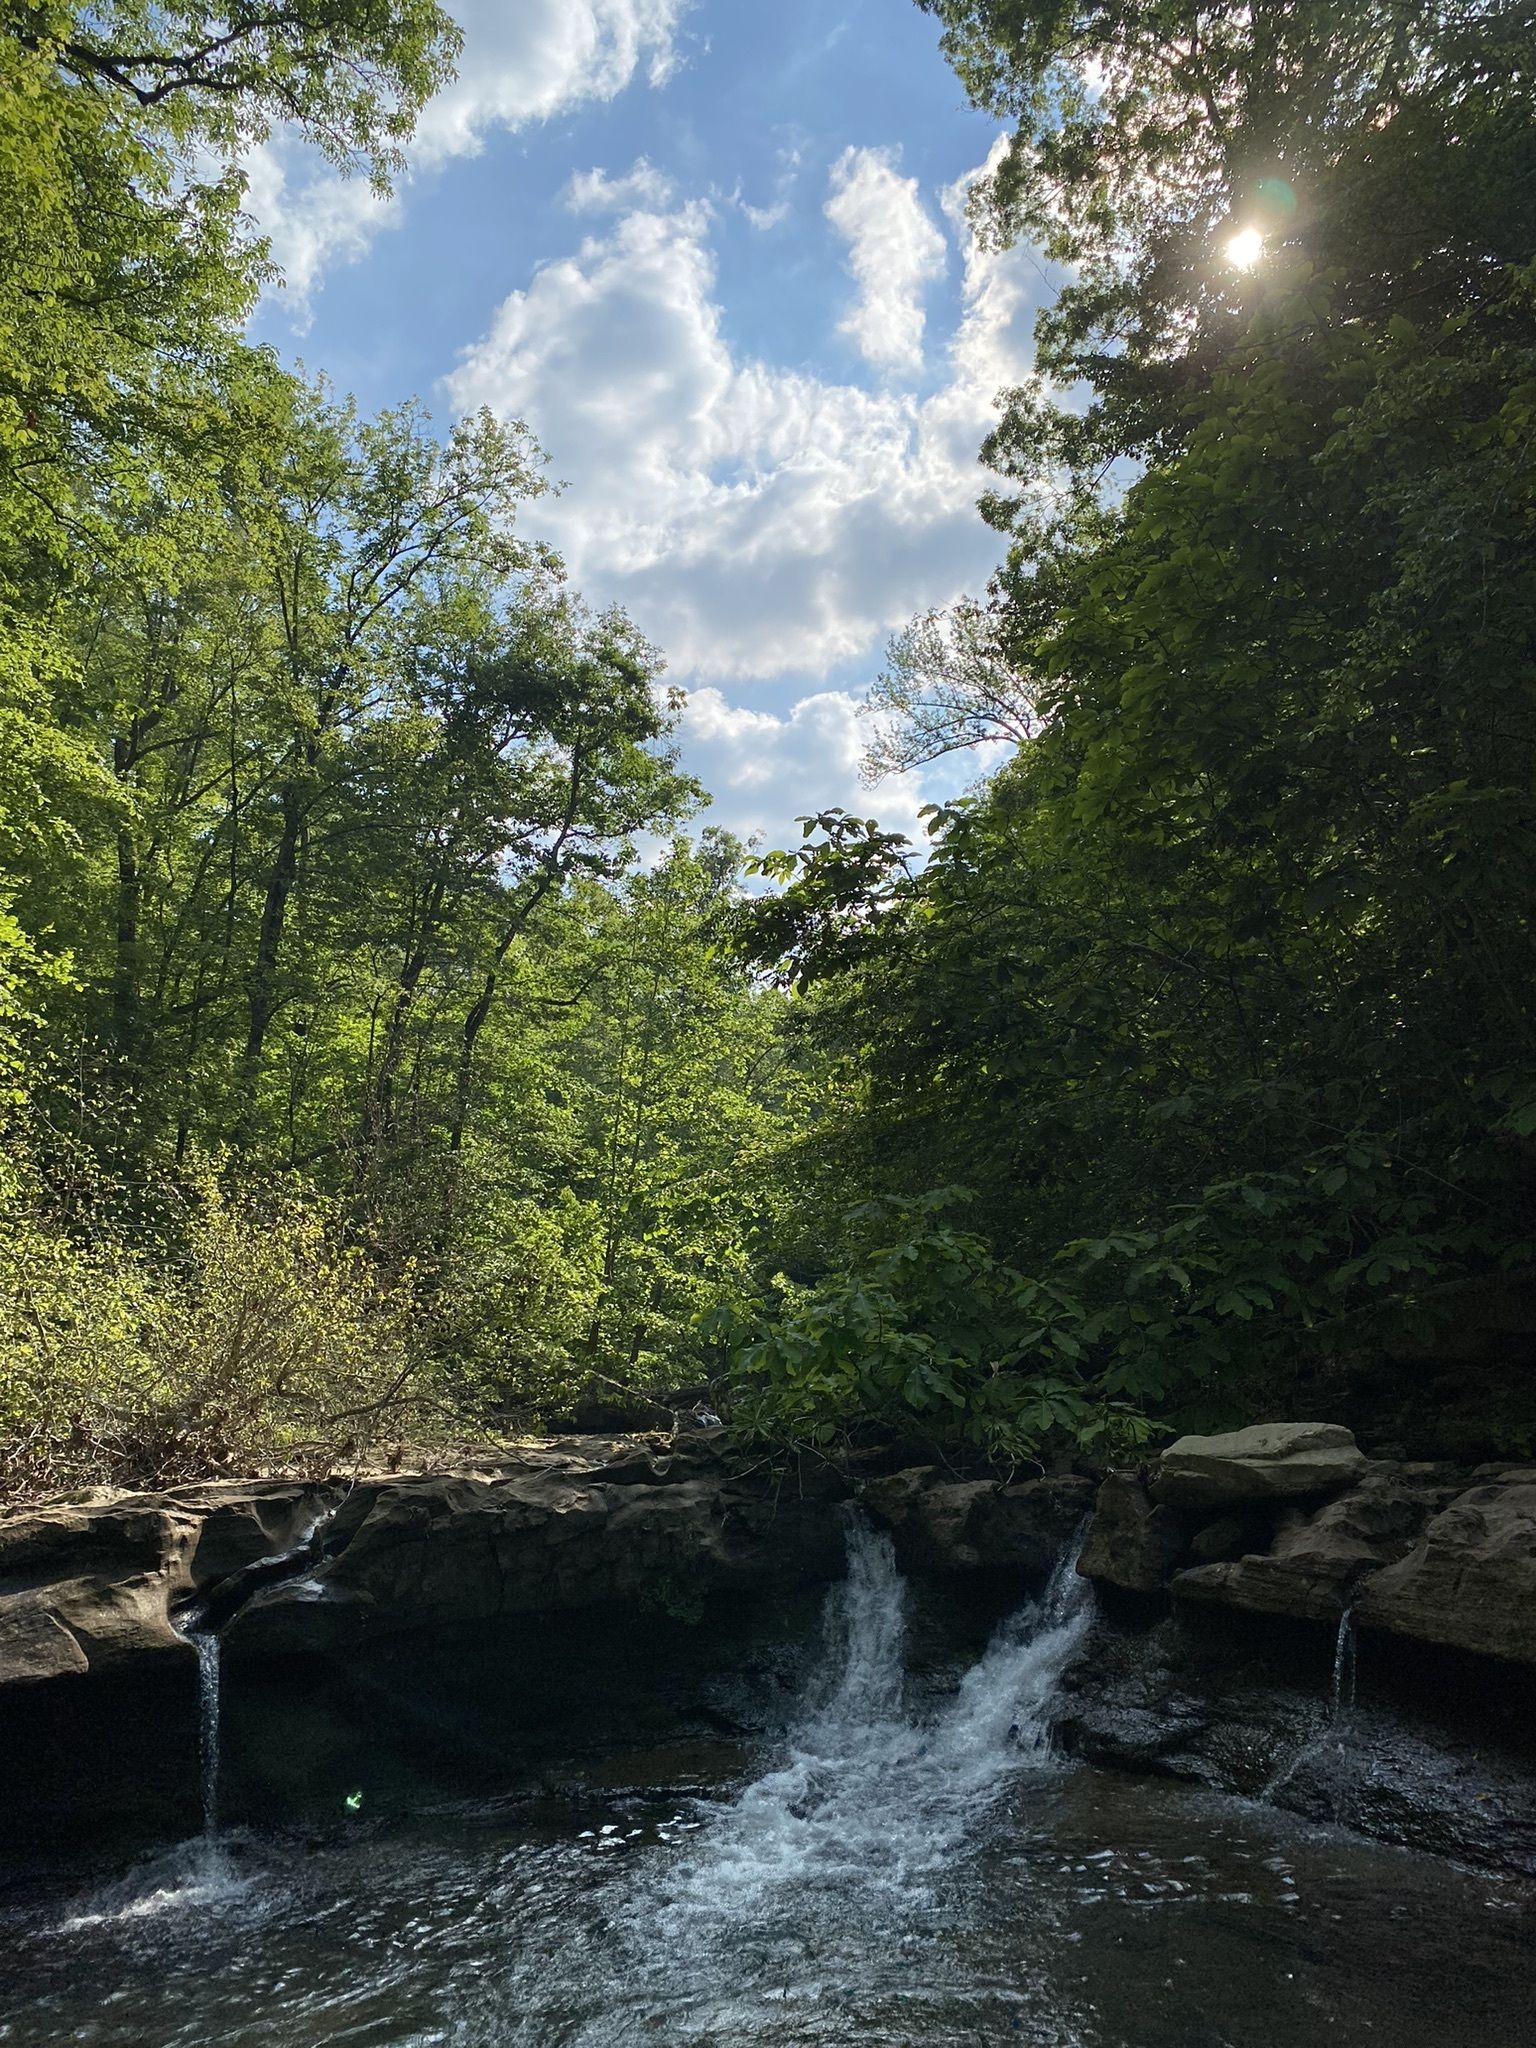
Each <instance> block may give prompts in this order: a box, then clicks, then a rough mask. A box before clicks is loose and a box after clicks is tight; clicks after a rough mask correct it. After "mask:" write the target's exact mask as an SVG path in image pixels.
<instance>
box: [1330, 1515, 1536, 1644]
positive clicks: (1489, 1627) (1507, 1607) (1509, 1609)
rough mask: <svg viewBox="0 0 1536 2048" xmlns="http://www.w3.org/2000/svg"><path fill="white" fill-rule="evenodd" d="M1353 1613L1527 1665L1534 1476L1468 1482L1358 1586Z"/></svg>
mask: <svg viewBox="0 0 1536 2048" xmlns="http://www.w3.org/2000/svg"><path fill="white" fill-rule="evenodd" d="M1356 1619H1357V1620H1358V1622H1359V1624H1360V1626H1361V1627H1363V1628H1371V1629H1383V1630H1386V1631H1388V1632H1390V1633H1391V1634H1393V1635H1399V1636H1408V1637H1412V1638H1414V1639H1415V1640H1416V1641H1419V1642H1426V1643H1438V1644H1443V1645H1444V1646H1446V1647H1447V1648H1450V1649H1457V1650H1471V1651H1474V1652H1476V1653H1478V1654H1479V1655H1482V1656H1488V1657H1501V1658H1505V1659H1507V1660H1508V1661H1510V1662H1513V1663H1519V1664H1533V1665H1536V1484H1530V1483H1526V1482H1524V1481H1523V1480H1517V1481H1516V1483H1514V1484H1503V1485H1500V1484H1493V1485H1488V1486H1476V1487H1472V1488H1471V1489H1469V1490H1468V1491H1467V1492H1465V1493H1461V1494H1458V1495H1457V1496H1456V1498H1455V1499H1454V1500H1452V1501H1451V1503H1450V1505H1449V1506H1448V1507H1446V1508H1445V1510H1444V1511H1443V1513H1440V1514H1438V1515H1436V1516H1435V1517H1434V1519H1433V1520H1432V1521H1430V1522H1429V1523H1428V1525H1427V1526H1426V1527H1425V1529H1424V1531H1423V1534H1422V1535H1421V1536H1420V1538H1419V1539H1418V1541H1417V1542H1416V1543H1415V1544H1414V1545H1413V1546H1412V1548H1411V1549H1409V1550H1408V1551H1407V1552H1406V1554H1405V1555H1403V1556H1402V1557H1401V1558H1399V1559H1398V1561H1397V1562H1396V1563H1393V1564H1389V1565H1387V1566H1386V1567H1385V1568H1384V1569H1383V1570H1381V1571H1379V1572H1377V1573H1375V1574H1374V1575H1373V1576H1372V1578H1371V1579H1370V1580H1369V1581H1368V1582H1367V1584H1366V1585H1365V1587H1364V1589H1363V1590H1362V1592H1361V1595H1360V1600H1359V1604H1358V1606H1357V1609H1356Z"/></svg>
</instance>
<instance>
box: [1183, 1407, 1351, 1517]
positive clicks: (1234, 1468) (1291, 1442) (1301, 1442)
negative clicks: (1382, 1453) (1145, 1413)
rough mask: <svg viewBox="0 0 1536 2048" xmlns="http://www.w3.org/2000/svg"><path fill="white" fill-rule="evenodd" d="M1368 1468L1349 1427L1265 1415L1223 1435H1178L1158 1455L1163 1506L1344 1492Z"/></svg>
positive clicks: (1201, 1505)
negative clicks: (1273, 1419)
mask: <svg viewBox="0 0 1536 2048" xmlns="http://www.w3.org/2000/svg"><path fill="white" fill-rule="evenodd" d="M1364 1469H1365V1457H1364V1455H1363V1453H1362V1452H1361V1450H1360V1448H1359V1446H1358V1445H1357V1444H1356V1442H1355V1439H1354V1437H1353V1436H1352V1435H1351V1434H1350V1432H1349V1431H1348V1430H1347V1429H1344V1428H1343V1427H1341V1426H1340V1425H1339V1424H1338V1423H1333V1422H1263V1423H1259V1424H1257V1425H1255V1427H1253V1428H1252V1429H1234V1430H1229V1431H1228V1432H1227V1434H1226V1435H1224V1436H1182V1437H1180V1438H1179V1440H1178V1442H1177V1443H1174V1444H1170V1445H1169V1447H1168V1449H1167V1450H1166V1451H1164V1452H1163V1454H1162V1456H1161V1457H1160V1458H1159V1459H1158V1461H1157V1470H1156V1474H1155V1476H1154V1478H1153V1481H1152V1497H1153V1499H1154V1500H1155V1501H1157V1502H1158V1503H1159V1504H1160V1505H1162V1506H1167V1507H1191V1508H1212V1507H1214V1508H1225V1507H1243V1506H1247V1505H1249V1504H1251V1503H1253V1502H1258V1501H1282V1500H1304V1499H1307V1498H1308V1497H1312V1498H1320V1497H1322V1496H1325V1495H1327V1494H1333V1493H1342V1492H1343V1491H1344V1490H1345V1488H1346V1487H1349V1486H1352V1485H1353V1484H1354V1483H1355V1481H1356V1480H1357V1479H1358V1478H1359V1477H1360V1474H1361V1473H1362V1472H1363V1471H1364Z"/></svg>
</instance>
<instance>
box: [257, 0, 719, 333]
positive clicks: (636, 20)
mask: <svg viewBox="0 0 1536 2048" xmlns="http://www.w3.org/2000/svg"><path fill="white" fill-rule="evenodd" d="M690 4H691V0H516V4H515V5H511V4H509V0H449V8H450V11H451V12H452V13H453V14H454V15H456V16H457V18H458V21H459V24H460V26H461V27H462V28H463V30H464V50H463V54H462V55H461V57H460V59H459V75H458V77H457V78H456V79H455V80H454V81H453V83H452V84H451V85H449V86H448V87H447V88H446V89H445V90H444V91H443V92H441V93H439V94H438V95H437V96H436V98H434V99H433V100H432V101H431V102H430V103H429V104H428V105H427V107H426V108H425V109H424V110H423V112H422V116H421V120H420V123H419V125H418V127H417V131H416V139H415V142H414V144H413V146H412V150H411V157H412V162H413V164H414V165H415V166H417V167H425V168H431V167H434V166H437V165H440V164H442V163H444V162H446V161H447V160H448V159H449V158H451V157H457V156H468V155H473V154H474V153H475V152H476V151H478V150H479V148H480V146H481V144H482V142H483V141H484V139H485V137H486V136H487V135H488V134H489V133H490V132H492V131H493V130H494V129H497V128H508V129H513V128H521V127H525V126H527V125H528V124H529V123H531V122H535V121H541V120H548V119H549V118H550V117H551V116H552V115H555V114H559V113H563V112H565V111H567V110H568V109H570V108H572V107H576V106H579V105H581V104H582V103H584V102H588V101H594V100H607V99H613V98H614V97H615V96H616V95H617V94H619V93H620V92H622V91H623V90H624V89H625V88H626V87H627V86H628V85H629V84H630V83H631V82H632V81H633V80H634V79H635V77H636V76H637V75H640V74H643V75H644V76H645V78H646V79H647V81H648V83H650V84H651V85H652V86H660V85H663V84H665V83H666V81H667V79H668V78H669V77H670V76H671V74H672V72H673V71H674V70H675V68H676V64H677V50H676V43H675V34H676V29H677V25H678V23H679V21H680V19H681V18H682V16H683V14H684V12H685V11H686V10H687V8H688V6H689V5H690ZM246 170H247V175H248V179H249V184H248V190H247V198H246V207H247V211H248V212H249V213H250V214H251V215H252V217H253V218H254V219H255V221H256V222H257V224H258V226H259V227H260V228H261V229H262V231H263V232H264V233H265V234H266V235H267V236H268V237H269V238H270V240H271V245H272V253H273V256H274V257H275V259H276V261H277V262H278V264H279V265H280V266H281V268H282V270H283V272H284V274H285V276H286V278H287V282H288V295H289V301H290V305H291V307H292V309H293V310H294V312H295V314H296V316H297V317H299V318H302V317H303V314H304V311H305V308H306V306H307V302H308V299H309V296H310V294H311V293H312V292H313V290H314V289H315V287H316V285H317V284H318V283H319V282H320V280H321V278H322V277H323V275H324V272H325V271H326V270H327V269H328V268H330V267H331V266H333V265H334V264H336V263H339V262H351V261H354V260H355V259H356V258H357V257H358V256H359V255H361V254H362V253H363V252H364V251H365V250H366V249H367V247H368V246H369V244H370V242H371V241H372V239H373V237H374V236H375V235H376V234H377V233H378V231H379V230H380V228H381V227H385V226H388V225H389V224H390V223H391V222H392V221H393V220H394V219H397V218H398V209H399V205H400V201H399V199H398V198H397V199H396V200H395V201H394V202H387V201H381V200H379V199H377V198H376V197H375V196H374V195H373V194H372V193H371V192H370V191H369V190H368V188H367V184H366V181H363V180H349V179H343V178H339V177H338V176H337V175H336V174H335V173H334V172H333V171H330V170H327V169H326V167H325V165H324V163H323V161H322V160H321V159H319V158H318V157H317V156H316V154H315V153H314V152H313V151H311V150H308V149H306V148H304V147H303V146H302V145H300V144H298V143H297V142H295V141H294V140H293V138H291V137H288V136H283V135H278V136H274V137H273V139H272V141H271V142H269V143H267V144H265V145H264V146H263V147H262V148H260V149H258V150H254V151H253V152H252V153H251V155H250V156H249V158H248V159H247V163H246Z"/></svg>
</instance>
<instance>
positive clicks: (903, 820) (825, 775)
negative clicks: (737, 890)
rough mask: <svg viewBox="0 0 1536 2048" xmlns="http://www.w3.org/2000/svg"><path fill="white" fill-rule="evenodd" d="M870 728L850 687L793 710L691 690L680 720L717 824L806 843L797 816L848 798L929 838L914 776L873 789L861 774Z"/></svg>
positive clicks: (781, 842)
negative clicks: (770, 708) (921, 817)
mask: <svg viewBox="0 0 1536 2048" xmlns="http://www.w3.org/2000/svg"><path fill="white" fill-rule="evenodd" d="M866 737H867V735H866V733H865V732H864V730H863V727H862V721H861V719H860V717H859V706H858V702H857V700H856V699H855V698H854V697H852V696H850V695H849V693H848V692H847V691H846V690H823V691H820V692H818V693H817V694H815V695H814V696H809V697H802V698H801V699H800V701H799V703H798V704H796V705H794V707H793V708H792V709H791V710H790V711H789V712H788V713H787V714H786V715H784V716H782V717H781V716H778V715H776V714H774V713H773V712H770V711H755V710H752V709H750V708H747V707H745V706H742V705H734V704H729V703H727V702H726V700H725V698H724V697H723V696H722V695H721V693H720V692H719V691H718V690H716V689H708V688H706V689H702V690H695V691H692V692H690V694H689V697H688V701H687V704H686V705H685V707H684V710H683V716H682V720H681V723H680V725H679V728H678V738H679V740H680V741H681V743H682V748H683V756H684V759H685V761H686V763H687V765H688V767H689V769H690V770H691V771H692V773H694V774H695V775H697V776H698V777H699V779H700V781H701V782H702V783H703V784H704V786H705V788H706V789H708V790H709V791H710V792H711V794H712V795H713V797H714V804H713V806H712V807H711V809H710V812H709V822H710V823H711V824H714V825H723V826H725V827H726V829H727V830H728V831H731V832H734V833H736V834H737V836H738V837H739V838H741V839H746V840H751V839H753V838H760V839H761V840H762V841H763V842H764V844H766V845H768V846H798V845H799V844H800V828H799V826H798V825H797V824H796V823H795V820H796V819H797V818H801V817H812V816H814V815H815V814H816V813H817V812H818V811H824V810H829V809H831V808H832V807H833V806H834V805H841V806H842V807H843V808H844V809H845V810H851V811H854V812H857V813H858V814H860V815H865V814H867V813H869V812H870V811H877V812H878V814H879V817H880V822H881V824H882V825H883V826H885V827H886V828H887V829H888V830H890V831H897V832H906V833H907V834H908V835H909V836H918V837H920V836H921V821H920V820H919V818H918V808H919V806H920V805H921V804H922V803H924V802H925V801H926V798H925V796H924V794H923V790H922V787H921V785H920V783H919V781H918V778H917V777H916V776H915V775H893V776H887V777H886V778H885V780H884V781H883V782H881V783H879V784H878V785H877V786H876V787H875V788H874V789H872V790H871V789H865V788H863V787H862V786H861V784H860V780H859V761H860V757H861V755H862V752H863V748H864V742H865V739H866Z"/></svg>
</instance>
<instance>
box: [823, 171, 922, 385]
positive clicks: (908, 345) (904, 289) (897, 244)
mask: <svg viewBox="0 0 1536 2048" xmlns="http://www.w3.org/2000/svg"><path fill="white" fill-rule="evenodd" d="M826 216H827V219H828V220H829V221H831V223H832V225H833V227H834V228H836V230H837V232H838V233H839V234H840V235H841V236H842V237H843V239H844V240H845V241H846V242H847V244H848V270H849V274H850V275H851V276H852V278H853V280H854V282H855V284H857V286H858V288H859V295H858V298H857V299H856V300H855V301H854V304H853V305H852V307H851V308H850V309H849V311H848V313H847V314H846V316H845V317H844V319H843V320H842V322H841V332H842V333H844V334H846V335H847V336H848V337H849V339H850V340H851V341H852V342H853V344H854V346H855V347H856V348H857V349H858V351H859V353H860V354H861V355H862V356H863V357H864V359H865V360H866V362H870V363H873V364H874V365H875V366H876V368H877V369H882V370H892V371H907V372H915V371H918V370H920V369H921V368H922V365H923V327H924V324H925V314H924V308H923V293H924V291H925V289H926V288H927V286H928V285H929V283H931V281H932V280H933V279H934V278H936V277H940V276H942V275H943V271H944V264H945V258H946V254H947V252H946V248H945V242H944V237H943V236H942V235H941V234H940V233H939V230H938V229H937V228H936V227H935V226H934V224H933V221H932V220H931V219H930V218H929V215H928V210H927V208H926V207H925V206H924V205H923V202H922V200H921V199H920V198H919V197H918V191H917V180H916V178H904V177H902V175H901V173H900V172H899V171H898V170H897V168H896V156H895V153H894V152H893V151H891V150H886V149H845V150H844V151H843V153H842V155H841V156H840V157H839V158H838V160H837V162H836V163H835V164H834V165H833V166H832V179H831V193H830V196H829V198H828V200H827V204H826Z"/></svg>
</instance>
